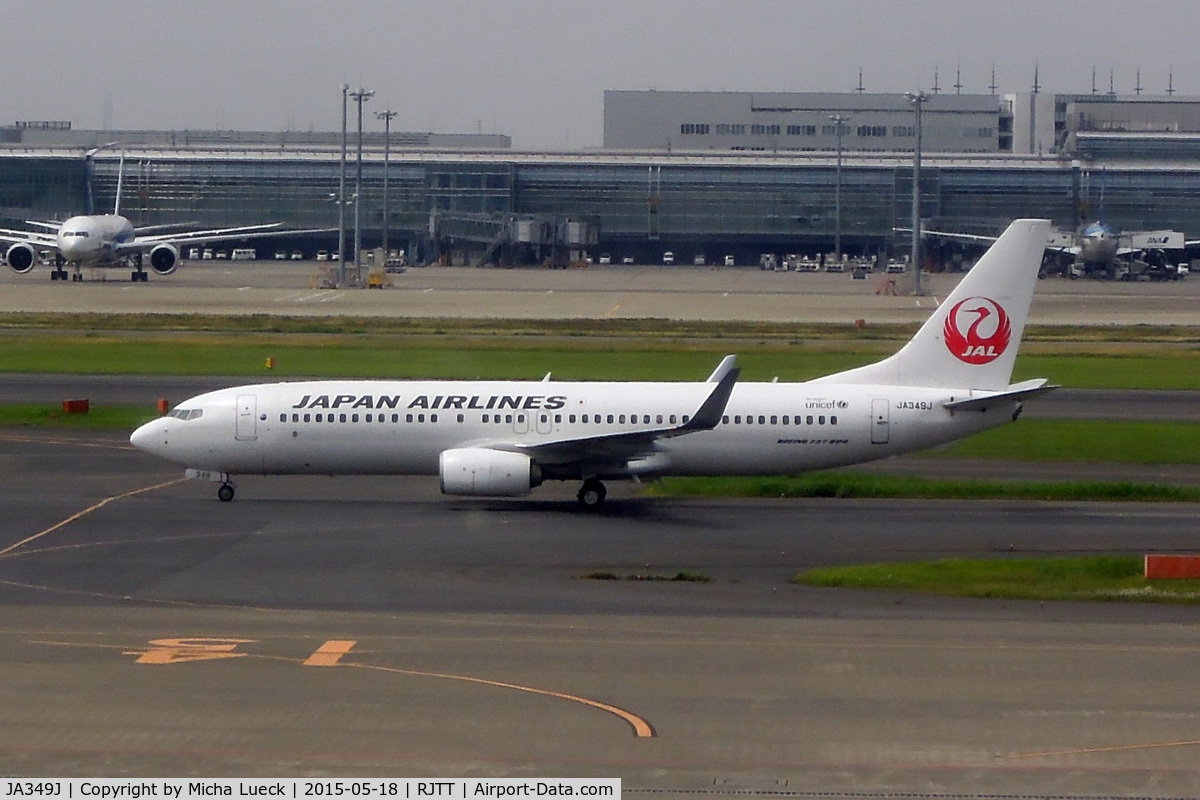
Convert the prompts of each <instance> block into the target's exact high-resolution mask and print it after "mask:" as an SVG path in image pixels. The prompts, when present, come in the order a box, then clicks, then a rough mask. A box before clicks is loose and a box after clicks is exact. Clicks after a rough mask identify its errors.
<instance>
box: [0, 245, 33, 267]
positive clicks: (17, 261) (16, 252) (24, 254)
mask: <svg viewBox="0 0 1200 800" xmlns="http://www.w3.org/2000/svg"><path fill="white" fill-rule="evenodd" d="M5 258H6V259H8V266H9V268H10V269H11V270H12V271H13V272H16V273H18V274H20V275H24V274H25V273H26V272H29V270H31V269H33V265H34V264H36V263H37V253H35V252H33V248H32V247H30V246H29V245H28V244H26V243H25V242H17V243H16V244H14V245H13V246H12V247H10V248H8V253H6V254H5Z"/></svg>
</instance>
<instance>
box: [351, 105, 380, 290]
mask: <svg viewBox="0 0 1200 800" xmlns="http://www.w3.org/2000/svg"><path fill="white" fill-rule="evenodd" d="M373 96H374V90H371V89H364V88H361V86H359V89H358V90H356V91H352V92H350V97H353V98H354V101H355V102H356V103H358V104H359V143H358V156H356V157H355V167H354V279H355V281H359V279H360V278H361V277H362V275H361V272H362V265H361V264H360V263H359V258H360V255H361V251H362V225H361V223H360V217H359V206H360V205H361V204H362V103H364V102H365V101H367V100H371V97H373Z"/></svg>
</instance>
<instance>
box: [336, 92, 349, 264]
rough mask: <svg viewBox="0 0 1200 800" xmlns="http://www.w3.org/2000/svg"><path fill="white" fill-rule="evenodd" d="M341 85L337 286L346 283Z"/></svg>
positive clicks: (344, 122)
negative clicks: (340, 162)
mask: <svg viewBox="0 0 1200 800" xmlns="http://www.w3.org/2000/svg"><path fill="white" fill-rule="evenodd" d="M349 91H350V87H349V86H348V85H347V84H344V83H343V84H342V168H341V171H340V172H339V173H338V286H342V285H344V284H345V283H346V93H347V92H349Z"/></svg>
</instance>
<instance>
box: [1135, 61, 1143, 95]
mask: <svg viewBox="0 0 1200 800" xmlns="http://www.w3.org/2000/svg"><path fill="white" fill-rule="evenodd" d="M1133 93H1134V94H1139V95H1140V94H1141V93H1142V66H1141V64H1139V65H1138V68H1137V85H1136V86H1134V87H1133Z"/></svg>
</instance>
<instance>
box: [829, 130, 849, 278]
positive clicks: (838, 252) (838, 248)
mask: <svg viewBox="0 0 1200 800" xmlns="http://www.w3.org/2000/svg"><path fill="white" fill-rule="evenodd" d="M829 118H830V119H831V120H833V124H834V125H835V126H836V127H837V187H836V188H835V189H834V193H833V207H834V211H833V215H834V216H833V219H834V223H833V224H834V233H833V257H834V260H835V261H837V262H838V263H841V261H842V133H843V128H842V125H843V124H844V123H845V122H846V120H848V119H850V118H849V117H847V116H846V115H844V114H830V115H829Z"/></svg>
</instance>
